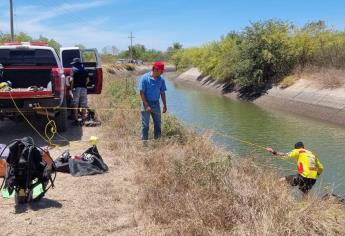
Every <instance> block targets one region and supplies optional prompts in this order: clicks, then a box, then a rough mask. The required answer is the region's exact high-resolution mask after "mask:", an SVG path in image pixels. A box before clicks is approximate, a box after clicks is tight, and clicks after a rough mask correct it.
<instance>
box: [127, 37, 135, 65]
mask: <svg viewBox="0 0 345 236" xmlns="http://www.w3.org/2000/svg"><path fill="white" fill-rule="evenodd" d="M128 38H130V39H131V47H130V48H129V53H130V57H131V62H133V39H134V38H135V37H134V36H133V34H132V32H131V34H130V36H129V37H128Z"/></svg>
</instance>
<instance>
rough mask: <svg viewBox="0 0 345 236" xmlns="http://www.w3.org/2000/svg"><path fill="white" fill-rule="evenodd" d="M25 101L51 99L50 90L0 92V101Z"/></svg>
mask: <svg viewBox="0 0 345 236" xmlns="http://www.w3.org/2000/svg"><path fill="white" fill-rule="evenodd" d="M11 97H12V98H13V99H27V98H53V97H54V95H53V93H52V91H51V90H41V91H40V90H39V91H28V90H27V89H13V90H11V91H0V100H3V99H6V100H8V99H11Z"/></svg>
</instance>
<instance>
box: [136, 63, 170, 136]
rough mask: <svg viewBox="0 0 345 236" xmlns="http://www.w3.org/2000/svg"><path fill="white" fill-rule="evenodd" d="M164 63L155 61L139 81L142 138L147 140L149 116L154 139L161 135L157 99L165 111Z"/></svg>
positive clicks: (159, 109) (159, 110)
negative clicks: (151, 120)
mask: <svg viewBox="0 0 345 236" xmlns="http://www.w3.org/2000/svg"><path fill="white" fill-rule="evenodd" d="M163 72H164V63H163V62H160V61H157V62H155V63H154V64H153V66H152V71H150V72H148V73H146V74H144V75H143V76H142V77H141V78H140V81H139V91H140V97H141V100H142V106H141V124H142V136H141V138H142V140H148V136H149V124H150V116H152V119H153V126H154V139H158V138H160V136H161V107H160V102H159V99H160V97H161V98H162V102H163V113H165V112H166V111H167V104H166V95H165V91H166V90H167V88H166V86H165V80H164V78H163V77H162V74H163Z"/></svg>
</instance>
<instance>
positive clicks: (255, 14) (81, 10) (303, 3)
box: [0, 0, 345, 50]
mask: <svg viewBox="0 0 345 236" xmlns="http://www.w3.org/2000/svg"><path fill="white" fill-rule="evenodd" d="M13 3H14V14H15V16H14V22H15V23H14V30H15V32H25V33H27V34H29V35H30V36H32V37H39V36H40V35H43V36H45V37H48V38H54V39H55V40H57V41H58V42H59V43H61V44H62V45H63V46H74V45H75V44H83V45H85V46H87V47H91V48H98V49H101V48H103V47H105V46H116V47H117V48H119V49H120V50H125V49H126V48H127V47H128V45H129V43H130V39H129V34H130V32H133V35H134V37H135V38H134V39H133V43H134V44H143V45H145V46H146V48H154V49H159V50H166V49H167V48H168V47H169V46H171V45H172V44H173V43H174V42H180V43H182V44H183V46H184V47H192V46H200V45H202V44H204V43H207V42H210V41H213V40H218V39H219V38H220V37H221V36H222V35H226V34H227V33H228V32H230V31H239V32H240V31H241V30H243V29H244V28H245V27H246V26H249V25H250V23H251V22H255V21H265V20H268V19H279V20H284V21H288V22H291V23H294V24H296V25H298V26H302V25H304V24H305V23H308V22H311V21H317V20H324V21H326V23H327V25H328V26H330V27H332V28H334V29H338V30H344V29H345V1H341V0H329V1H326V0H284V1H279V0H276V1H274V0H252V1H250V0H236V1H234V0H189V1H188V0H170V1H169V0H165V1H163V0H160V1H159V0H146V1H144V0H87V1H85V0H13ZM9 19H10V17H9V0H0V31H1V32H4V33H9V32H10V24H9V21H10V20H9Z"/></svg>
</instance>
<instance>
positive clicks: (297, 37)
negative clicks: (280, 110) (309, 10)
mask: <svg viewBox="0 0 345 236" xmlns="http://www.w3.org/2000/svg"><path fill="white" fill-rule="evenodd" d="M172 61H173V63H174V64H175V66H176V68H177V69H179V70H184V69H187V68H189V67H191V66H195V67H197V68H199V70H200V71H201V72H202V73H203V74H204V75H211V76H212V77H213V78H214V79H216V80H220V81H224V82H229V83H231V84H233V85H235V86H238V87H240V88H246V87H251V86H252V87H255V88H260V87H264V86H267V84H271V83H277V82H279V81H280V80H281V79H282V78H283V77H284V76H286V75H288V74H289V73H291V72H292V70H294V69H296V68H299V69H302V70H303V69H304V68H305V67H307V66H318V67H333V68H338V69H339V68H344V67H345V31H338V30H334V29H332V28H330V27H327V25H326V24H325V22H324V21H317V22H311V23H308V24H306V25H304V26H303V27H297V26H296V25H294V24H291V23H289V22H286V21H281V20H268V21H263V22H261V21H260V22H254V23H251V24H250V25H249V26H247V27H245V28H244V30H243V31H241V32H230V33H229V34H227V35H226V36H224V37H222V38H221V39H220V40H218V41H214V42H209V43H206V44H205V45H203V46H201V47H193V48H187V49H182V50H178V51H176V52H175V53H174V54H173V55H172Z"/></svg>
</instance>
